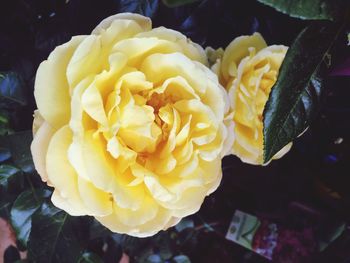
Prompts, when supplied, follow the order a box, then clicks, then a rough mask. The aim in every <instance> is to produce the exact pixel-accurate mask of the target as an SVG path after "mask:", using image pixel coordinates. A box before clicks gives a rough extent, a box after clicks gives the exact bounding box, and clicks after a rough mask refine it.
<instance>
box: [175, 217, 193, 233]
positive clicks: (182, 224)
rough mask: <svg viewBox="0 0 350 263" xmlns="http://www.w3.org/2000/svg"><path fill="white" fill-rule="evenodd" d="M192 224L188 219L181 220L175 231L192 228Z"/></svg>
mask: <svg viewBox="0 0 350 263" xmlns="http://www.w3.org/2000/svg"><path fill="white" fill-rule="evenodd" d="M193 227H194V222H193V220H192V219H190V218H183V219H181V221H180V222H179V223H178V224H177V225H176V226H175V229H176V231H178V232H181V231H182V230H184V229H186V228H193Z"/></svg>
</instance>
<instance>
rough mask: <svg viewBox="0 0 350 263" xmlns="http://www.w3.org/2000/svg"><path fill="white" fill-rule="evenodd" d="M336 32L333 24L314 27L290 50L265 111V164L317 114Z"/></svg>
mask: <svg viewBox="0 0 350 263" xmlns="http://www.w3.org/2000/svg"><path fill="white" fill-rule="evenodd" d="M338 32H339V26H337V25H335V24H333V23H330V22H329V23H328V22H319V23H314V24H312V25H310V26H309V27H307V28H305V29H304V30H303V31H302V32H301V33H300V34H299V36H298V37H297V38H296V39H295V41H294V43H293V44H292V46H291V47H290V48H289V50H288V52H287V55H286V57H285V59H284V61H283V64H282V66H281V69H280V72H279V76H278V80H277V82H276V84H275V85H274V87H273V88H272V91H271V93H270V96H269V99H268V101H267V103H266V105H265V109H264V161H265V162H267V161H269V160H270V159H271V158H272V157H273V156H274V155H275V154H276V153H277V152H278V151H279V150H280V149H282V148H283V147H284V146H285V145H287V144H288V143H289V142H291V141H292V140H293V139H295V138H296V137H297V136H299V135H300V134H301V133H302V132H303V131H304V130H305V129H306V128H307V127H308V125H309V124H310V121H311V120H312V118H313V117H314V115H315V113H316V112H317V110H318V106H319V103H320V95H321V91H322V88H323V82H322V71H323V70H324V69H325V68H326V66H329V57H330V54H329V53H328V51H329V49H330V47H331V46H332V44H333V42H334V41H335V39H336V37H337V34H338ZM315 43H317V45H316V44H315Z"/></svg>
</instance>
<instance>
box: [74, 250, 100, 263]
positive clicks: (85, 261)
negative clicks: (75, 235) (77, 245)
mask: <svg viewBox="0 0 350 263" xmlns="http://www.w3.org/2000/svg"><path fill="white" fill-rule="evenodd" d="M79 263H103V260H102V259H101V258H100V257H99V256H98V255H96V254H94V253H91V252H85V253H84V254H83V255H82V256H81V258H80V260H79Z"/></svg>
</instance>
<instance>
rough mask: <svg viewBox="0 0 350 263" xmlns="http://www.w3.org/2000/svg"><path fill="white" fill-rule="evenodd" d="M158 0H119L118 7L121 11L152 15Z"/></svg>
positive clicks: (156, 7)
mask: <svg viewBox="0 0 350 263" xmlns="http://www.w3.org/2000/svg"><path fill="white" fill-rule="evenodd" d="M158 5H159V1H158V0H121V1H119V9H120V11H121V12H131V13H138V14H141V15H144V16H148V17H153V16H154V14H155V13H156V12H157V10H158Z"/></svg>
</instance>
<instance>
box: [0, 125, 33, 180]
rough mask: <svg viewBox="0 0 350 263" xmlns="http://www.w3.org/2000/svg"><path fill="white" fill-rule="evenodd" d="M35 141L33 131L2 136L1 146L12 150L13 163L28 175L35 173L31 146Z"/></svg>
mask: <svg viewBox="0 0 350 263" xmlns="http://www.w3.org/2000/svg"><path fill="white" fill-rule="evenodd" d="M32 140H33V135H32V132H31V131H23V132H17V133H14V134H11V135H6V136H0V144H1V145H3V146H5V147H6V148H7V149H9V150H10V152H11V155H12V159H13V162H14V163H15V164H16V165H17V166H18V167H19V168H21V169H22V170H23V171H24V172H26V173H31V172H33V171H34V164H33V160H32V155H31V153H30V144H31V142H32Z"/></svg>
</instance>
